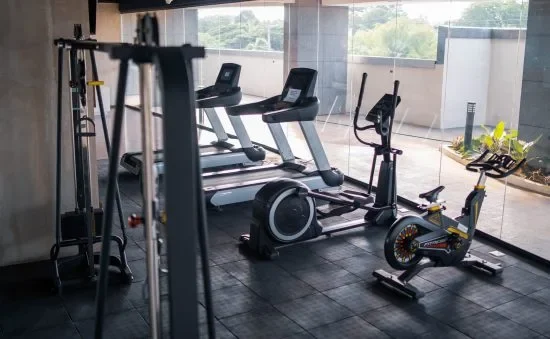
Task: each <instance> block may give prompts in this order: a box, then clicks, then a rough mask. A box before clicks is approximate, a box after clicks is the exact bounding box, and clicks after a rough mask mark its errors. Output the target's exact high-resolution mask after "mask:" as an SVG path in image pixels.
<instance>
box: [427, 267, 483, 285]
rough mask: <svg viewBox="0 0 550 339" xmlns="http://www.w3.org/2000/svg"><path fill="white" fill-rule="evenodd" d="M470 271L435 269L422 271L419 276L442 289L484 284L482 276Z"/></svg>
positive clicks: (446, 268)
mask: <svg viewBox="0 0 550 339" xmlns="http://www.w3.org/2000/svg"><path fill="white" fill-rule="evenodd" d="M472 271H473V270H470V269H461V268H458V267H452V266H451V267H433V268H426V269H424V270H423V271H421V272H420V273H419V274H418V276H419V277H421V278H423V279H425V280H428V281H431V282H432V283H434V284H436V285H439V286H442V287H450V288H452V287H460V286H468V285H471V284H473V283H477V282H482V281H484V280H482V279H481V278H483V277H482V276H480V275H478V274H475V273H474V272H472Z"/></svg>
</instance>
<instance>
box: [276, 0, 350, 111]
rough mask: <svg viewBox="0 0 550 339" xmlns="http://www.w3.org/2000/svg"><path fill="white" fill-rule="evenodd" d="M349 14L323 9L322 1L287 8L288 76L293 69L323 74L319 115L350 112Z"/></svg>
mask: <svg viewBox="0 0 550 339" xmlns="http://www.w3.org/2000/svg"><path fill="white" fill-rule="evenodd" d="M348 12H349V10H348V7H347V6H322V5H321V0H297V1H296V3H293V4H287V5H285V36H284V40H285V46H284V48H285V53H284V57H285V63H284V65H285V66H284V69H285V73H288V71H289V70H290V69H291V68H293V67H308V68H314V69H316V70H317V71H318V72H319V75H318V79H317V96H318V97H319V99H320V100H321V108H320V110H319V114H329V113H332V114H335V113H344V112H345V109H346V95H347V91H346V88H347V64H348ZM285 77H286V74H285Z"/></svg>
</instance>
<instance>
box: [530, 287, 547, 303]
mask: <svg viewBox="0 0 550 339" xmlns="http://www.w3.org/2000/svg"><path fill="white" fill-rule="evenodd" d="M528 297H530V298H533V299H535V300H537V301H540V302H541V303H543V304H546V305H549V306H550V288H545V289H542V290H538V291H536V292H535V293H532V294H529V295H528Z"/></svg>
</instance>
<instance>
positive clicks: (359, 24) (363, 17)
mask: <svg viewBox="0 0 550 339" xmlns="http://www.w3.org/2000/svg"><path fill="white" fill-rule="evenodd" d="M405 16H407V13H405V12H404V11H403V9H402V8H401V6H400V5H397V6H389V5H377V6H367V7H355V8H353V10H352V18H351V21H350V25H352V28H351V29H352V34H353V35H354V34H355V33H356V32H357V31H360V30H362V31H368V30H370V29H373V28H374V27H376V25H380V24H385V23H386V22H388V21H391V20H395V19H396V18H399V17H405Z"/></svg>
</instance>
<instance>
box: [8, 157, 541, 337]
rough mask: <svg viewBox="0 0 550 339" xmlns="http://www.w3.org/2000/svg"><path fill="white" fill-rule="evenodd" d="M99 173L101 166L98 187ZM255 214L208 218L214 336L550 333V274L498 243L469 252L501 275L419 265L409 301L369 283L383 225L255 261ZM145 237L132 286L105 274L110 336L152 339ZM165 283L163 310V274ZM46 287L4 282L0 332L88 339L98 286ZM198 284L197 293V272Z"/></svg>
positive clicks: (126, 198) (233, 211)
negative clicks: (58, 291) (58, 292)
mask: <svg viewBox="0 0 550 339" xmlns="http://www.w3.org/2000/svg"><path fill="white" fill-rule="evenodd" d="M105 169H106V163H102V166H101V171H100V172H101V174H102V175H101V178H102V180H101V186H102V188H103V189H104V186H105V184H106V179H105V175H104V174H105V172H106V171H105ZM119 182H120V188H121V191H122V197H123V205H124V211H125V213H127V214H130V213H140V206H139V203H140V199H141V196H140V189H139V182H138V180H137V179H136V178H132V177H131V176H129V175H124V174H122V175H121V177H120V181H119ZM250 215H251V210H250V205H249V204H241V205H235V206H230V207H225V208H224V209H223V211H214V210H213V211H210V212H209V214H208V217H209V219H208V220H209V231H210V232H209V237H210V247H211V250H210V265H211V266H210V270H211V274H212V279H213V286H212V287H213V290H214V300H213V301H214V305H215V313H216V318H217V320H216V325H217V335H218V337H219V338H255V339H257V338H390V337H391V338H515V339H517V338H545V337H549V338H550V321H548V320H549V319H550V270H548V268H546V269H544V268H542V267H538V266H536V265H534V264H532V263H529V262H526V261H524V260H522V259H521V258H518V257H516V256H514V255H512V254H510V253H507V252H506V251H505V250H503V249H499V250H500V251H501V252H504V253H507V255H506V256H504V257H501V258H499V259H500V260H497V259H495V258H493V257H492V256H491V255H489V254H488V252H490V251H493V250H494V249H495V247H493V246H491V245H488V244H486V243H482V242H479V241H475V242H474V244H473V246H472V248H473V249H472V252H473V253H475V254H476V255H478V256H480V257H483V258H487V259H490V260H491V261H493V262H501V263H502V265H503V266H505V269H504V273H503V274H502V276H501V277H489V276H486V275H484V274H481V273H477V272H475V271H472V270H468V269H459V268H432V269H426V270H425V271H423V272H422V273H421V274H420V275H419V276H418V277H417V278H415V279H414V280H413V284H414V285H416V286H417V287H418V288H420V289H421V290H423V291H425V292H427V293H426V296H425V297H424V298H422V299H420V300H418V301H413V300H408V299H406V298H403V297H400V296H398V295H396V294H395V293H392V292H391V291H388V290H387V289H385V288H382V287H381V286H379V285H378V284H377V283H376V282H375V280H374V278H373V277H372V271H373V270H375V269H378V268H384V269H386V270H390V268H389V267H388V265H387V264H386V263H385V260H384V258H383V239H384V236H385V230H384V229H381V228H371V229H367V230H363V229H361V230H354V231H348V232H343V233H341V234H337V235H334V236H333V237H332V238H330V239H326V238H320V239H318V240H317V241H312V242H308V243H304V244H300V245H295V246H292V247H289V248H286V249H282V250H281V251H280V257H279V258H278V259H277V260H275V261H259V260H256V259H253V258H249V257H247V256H246V255H245V254H243V253H241V252H240V251H239V248H238V246H237V244H238V240H237V239H238V237H239V236H240V235H241V234H242V233H246V232H248V225H249V222H250ZM356 216H359V217H360V216H361V213H359V214H357V215H356ZM332 221H333V222H337V221H338V220H336V219H335V220H332ZM189 226H192V225H189ZM142 233H143V232H142V229H137V230H130V231H129V236H130V238H131V240H130V243H129V246H128V249H127V254H128V258H129V260H130V261H131V262H130V266H131V268H132V271H133V273H134V276H135V281H134V283H133V284H132V285H130V286H124V285H121V284H119V283H118V282H117V281H116V279H111V281H112V283H111V287H110V293H109V296H108V301H107V305H108V306H107V313H108V317H107V328H106V338H117V339H124V338H147V337H148V323H147V322H148V314H147V304H146V302H147V301H146V299H145V298H144V293H143V291H144V280H145V275H146V269H145V262H144V260H143V259H144V257H145V252H144V250H143V249H144V241H143V240H144V239H143V234H142ZM198 272H199V273H200V271H198ZM161 284H162V291H161V292H162V298H163V308H165V309H166V307H167V305H168V300H169V295H168V291H167V281H166V277H162V278H161ZM43 285H44V284H43V283H42V284H34V283H29V284H16V285H13V284H11V285H5V286H0V287H1V289H0V337H2V338H93V324H94V320H93V317H94V306H95V304H94V294H95V288H94V287H79V288H67V289H65V291H64V293H63V295H62V296H51V294H49V291H48V289H47V288H45V287H44V286H43ZM198 285H199V290H202V284H201V279H200V277H199V282H198ZM202 299H203V296H202V295H201V296H200V297H199V300H201V303H200V304H199V305H198V308H199V312H200V321H201V324H202V325H201V333H202V335H203V336H205V337H206V328H205V324H204V323H205V320H206V316H205V309H204V307H203V305H202ZM181 316H182V317H184V316H185V315H181ZM164 324H165V325H166V326H165V327H166V328H167V322H166V321H165V322H164Z"/></svg>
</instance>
